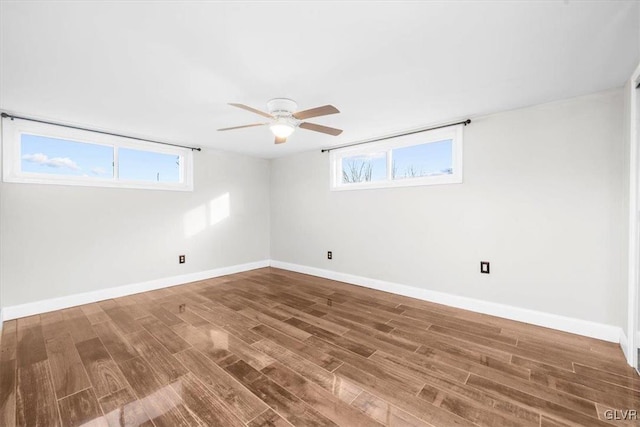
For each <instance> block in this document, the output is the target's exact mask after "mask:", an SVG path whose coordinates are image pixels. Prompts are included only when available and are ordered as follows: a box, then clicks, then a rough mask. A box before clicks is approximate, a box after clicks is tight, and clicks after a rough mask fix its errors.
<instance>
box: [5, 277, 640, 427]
mask: <svg viewBox="0 0 640 427" xmlns="http://www.w3.org/2000/svg"><path fill="white" fill-rule="evenodd" d="M181 304H184V305H185V307H184V310H181V309H180V305H181ZM0 350H1V352H0V425H2V426H5V427H12V426H15V425H18V426H36V425H37V426H110V427H116V426H158V427H160V426H252V427H257V426H290V425H296V426H298V425H301V426H303V425H305V426H306V425H323V426H324V425H341V426H376V425H391V426H452V425H458V426H519V425H522V426H549V427H551V426H607V425H609V426H610V425H618V426H631V425H636V426H638V425H640V418H639V419H637V420H629V419H627V420H623V419H620V418H623V415H624V414H629V412H628V411H629V410H637V411H638V417H640V378H639V377H638V376H637V375H636V374H635V371H633V369H631V368H630V367H629V366H627V364H626V363H625V361H624V358H623V355H622V352H621V350H620V349H619V348H618V346H617V344H612V343H607V342H603V341H598V340H594V339H590V338H585V337H581V336H577V335H571V334H567V333H563V332H558V331H554V330H550V329H545V328H541V327H536V326H532V325H527V324H523V323H518V322H514V321H509V320H504V319H500V318H496V317H491V316H487V315H482V314H477V313H473V312H468V311H464V310H459V309H455V308H451V307H446V306H442V305H438V304H432V303H428V302H424V301H419V300H414V299H411V298H406V297H401V296H397V295H392V294H387V293H384V292H379V291H374V290H370V289H365V288H361V287H357V286H351V285H347V284H344V283H338V282H333V281H330V280H325V279H320V278H316V277H311V276H306V275H302V274H297V273H291V272H286V271H283V270H277V269H272V268H265V269H260V270H254V271H251V272H247V273H241V274H235V275H231V276H226V277H221V278H216V279H211V280H205V281H201V282H196V283H190V284H187V285H182V286H176V287H173V288H168V289H162V290H157V291H153V292H147V293H143V294H137V295H133V296H129V297H124V298H118V299H114V300H108V301H102V302H99V303H95V304H88V305H85V306H81V307H74V308H70V309H66V310H61V311H57V312H51V313H46V314H42V315H38V316H31V317H27V318H22V319H17V320H12V321H8V322H5V323H4V328H3V330H2V340H1V341H0ZM622 411H626V412H622ZM614 418H617V420H616V419H614Z"/></svg>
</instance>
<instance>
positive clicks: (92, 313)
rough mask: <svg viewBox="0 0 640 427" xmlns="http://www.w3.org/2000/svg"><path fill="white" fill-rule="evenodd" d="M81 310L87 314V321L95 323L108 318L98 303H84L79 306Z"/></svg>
mask: <svg viewBox="0 0 640 427" xmlns="http://www.w3.org/2000/svg"><path fill="white" fill-rule="evenodd" d="M80 309H81V310H82V312H83V313H84V314H85V316H87V319H88V320H89V323H91V324H92V325H95V324H96V323H102V322H106V321H107V320H109V316H107V313H105V312H104V310H103V309H102V308H100V305H99V304H98V303H92V304H85V305H83V306H80Z"/></svg>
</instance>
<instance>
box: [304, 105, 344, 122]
mask: <svg viewBox="0 0 640 427" xmlns="http://www.w3.org/2000/svg"><path fill="white" fill-rule="evenodd" d="M339 112H340V110H338V109H337V108H336V107H334V106H333V105H324V106H322V107H316V108H311V109H310V110H304V111H298V112H297V113H293V117H295V118H296V119H298V120H304V119H310V118H311V117H320V116H328V115H329V114H336V113H339Z"/></svg>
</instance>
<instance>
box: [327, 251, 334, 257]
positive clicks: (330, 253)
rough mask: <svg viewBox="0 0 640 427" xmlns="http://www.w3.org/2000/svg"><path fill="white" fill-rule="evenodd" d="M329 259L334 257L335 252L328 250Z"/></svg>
mask: <svg viewBox="0 0 640 427" xmlns="http://www.w3.org/2000/svg"><path fill="white" fill-rule="evenodd" d="M327 259H333V252H331V251H328V252H327Z"/></svg>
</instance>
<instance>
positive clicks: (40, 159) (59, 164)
mask: <svg viewBox="0 0 640 427" xmlns="http://www.w3.org/2000/svg"><path fill="white" fill-rule="evenodd" d="M22 159H23V160H26V161H28V162H32V163H37V164H39V165H43V166H49V167H52V168H67V169H71V170H74V171H77V170H80V166H78V164H77V163H76V162H74V161H73V160H71V159H70V158H68V157H52V158H49V156H47V155H46V154H43V153H35V154H25V155H23V156H22Z"/></svg>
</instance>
